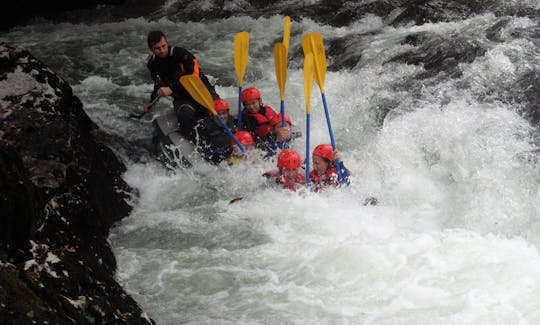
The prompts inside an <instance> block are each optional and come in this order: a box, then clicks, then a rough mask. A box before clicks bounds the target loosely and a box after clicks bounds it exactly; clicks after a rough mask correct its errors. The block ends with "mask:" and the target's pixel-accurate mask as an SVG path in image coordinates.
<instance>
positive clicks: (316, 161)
mask: <svg viewBox="0 0 540 325" xmlns="http://www.w3.org/2000/svg"><path fill="white" fill-rule="evenodd" d="M327 168H328V162H327V161H326V159H324V158H322V157H319V156H313V169H314V170H315V172H317V174H319V175H322V174H324V173H325V172H326V169H327Z"/></svg>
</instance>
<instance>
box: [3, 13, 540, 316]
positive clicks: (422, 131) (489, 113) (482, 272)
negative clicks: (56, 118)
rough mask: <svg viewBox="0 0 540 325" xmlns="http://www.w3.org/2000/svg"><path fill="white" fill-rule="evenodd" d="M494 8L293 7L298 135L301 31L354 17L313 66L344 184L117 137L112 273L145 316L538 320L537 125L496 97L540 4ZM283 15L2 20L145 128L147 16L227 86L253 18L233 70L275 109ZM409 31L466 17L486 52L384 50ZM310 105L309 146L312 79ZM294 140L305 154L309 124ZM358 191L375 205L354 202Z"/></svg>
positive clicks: (523, 62)
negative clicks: (242, 41) (322, 76)
mask: <svg viewBox="0 0 540 325" xmlns="http://www.w3.org/2000/svg"><path fill="white" fill-rule="evenodd" d="M532 5H533V4H531V6H532ZM500 19H501V18H499V17H497V16H496V15H494V14H491V13H487V14H483V15H474V16H471V17H470V18H467V19H464V20H459V21H455V22H447V23H442V22H441V23H427V24H424V25H421V26H409V27H397V28H395V27H389V26H387V25H385V24H384V22H383V21H382V19H381V18H379V17H376V16H372V15H368V16H366V17H364V18H363V19H361V20H359V21H356V22H354V23H353V24H351V25H349V26H346V27H343V28H336V27H331V26H328V25H321V24H319V23H316V22H314V21H313V20H311V19H307V18H305V19H302V20H300V21H293V22H292V25H291V31H292V34H291V55H292V56H293V57H292V60H291V63H290V68H289V71H288V81H287V86H286V93H285V102H286V104H285V108H286V111H287V113H288V114H290V115H291V116H292V118H293V121H294V123H295V124H297V125H298V126H299V128H300V129H301V130H302V131H303V133H304V135H305V130H304V127H305V101H304V90H303V73H302V69H301V67H302V66H301V63H302V57H301V48H300V41H301V36H302V35H304V34H306V33H308V32H312V31H316V32H320V33H321V34H322V35H323V37H324V38H325V39H327V38H328V39H330V38H336V37H347V36H348V35H355V34H361V35H364V36H363V37H362V38H361V39H362V42H356V43H355V42H352V44H350V46H349V47H348V48H347V53H348V54H350V55H353V56H356V57H361V58H360V60H359V63H358V64H357V65H356V66H354V67H353V68H351V69H343V70H340V71H328V73H327V76H326V82H325V88H326V98H327V101H328V106H329V109H330V116H331V118H332V126H333V129H334V133H335V137H336V143H337V146H338V148H339V149H340V151H341V152H342V155H343V157H344V162H345V165H346V166H347V167H348V168H349V169H350V171H351V173H352V179H351V181H352V183H351V186H349V187H347V188H342V189H339V190H328V191H325V192H322V193H311V192H308V191H303V190H302V191H299V192H296V193H291V192H289V191H286V190H278V189H275V188H271V187H268V186H267V185H266V183H265V182H264V180H263V178H262V177H261V173H262V172H263V171H265V170H268V169H272V168H273V167H274V163H273V162H258V163H254V164H243V165H237V166H232V167H229V166H212V165H209V164H206V163H200V164H198V165H196V166H194V167H193V168H191V169H185V170H183V169H179V170H176V171H175V172H171V171H170V170H167V169H166V168H164V167H163V166H162V165H161V164H160V163H158V162H155V161H153V160H152V159H150V158H149V157H147V158H145V159H131V158H130V157H129V155H128V154H126V153H124V152H122V151H121V150H118V154H119V155H121V156H122V157H123V158H124V161H125V162H126V164H127V166H128V170H127V172H126V174H125V179H126V181H127V182H128V183H129V184H130V185H131V186H133V187H135V188H136V189H138V190H139V192H140V198H139V199H138V200H136V201H134V204H135V206H134V210H133V212H132V214H131V215H130V216H129V217H128V218H126V219H124V220H123V221H122V222H121V223H120V224H119V225H118V226H117V227H116V228H115V229H114V230H113V233H112V234H111V237H110V240H111V244H112V247H113V250H114V253H115V254H116V258H117V260H118V273H117V274H118V280H119V281H120V283H121V284H122V285H123V286H124V287H125V288H126V290H127V291H128V292H129V293H130V294H131V295H132V296H133V297H134V298H135V300H137V301H138V302H139V303H140V304H141V305H142V307H143V309H144V310H145V311H146V312H147V313H148V315H149V316H150V317H151V318H153V319H154V320H155V321H156V322H157V323H158V324H539V323H540V254H539V252H538V247H540V225H539V222H538V217H539V212H540V178H539V166H538V162H537V160H538V152H537V151H536V144H535V138H534V134H535V129H534V128H533V127H532V126H531V125H530V123H529V122H528V121H527V120H525V119H524V118H523V117H522V116H521V115H520V114H519V112H520V109H521V108H522V107H521V106H520V103H513V104H512V103H508V102H504V101H502V100H499V99H498V97H497V95H498V94H500V93H501V92H502V91H503V90H504V89H507V87H508V85H512V84H513V83H514V82H516V80H517V79H519V78H520V77H521V76H522V75H523V74H525V73H526V72H528V71H532V70H538V69H539V68H540V54H539V53H540V52H539V49H538V43H534V42H532V41H531V40H528V39H526V38H524V37H518V36H516V34H515V33H513V31H514V30H515V29H526V28H529V27H531V26H536V25H537V24H538V21H533V20H531V19H529V18H516V17H507V19H509V20H510V22H509V23H508V24H507V25H506V27H505V28H503V29H502V31H501V32H500V33H499V35H498V37H499V38H500V39H501V41H500V42H497V43H495V42H492V41H490V40H488V39H486V37H485V36H484V35H485V33H486V29H487V28H488V27H490V26H493V25H494V24H495V23H497V21H499V20H500ZM282 21H283V16H281V15H275V16H271V17H268V18H262V17H261V18H258V19H253V18H248V17H232V18H227V19H217V20H208V21H205V22H202V23H181V22H173V21H171V20H169V19H167V17H163V18H161V19H159V20H157V21H148V20H146V19H143V18H138V19H128V20H125V21H122V22H114V23H100V24H67V23H66V24H51V23H48V22H36V23H35V24H33V25H30V26H27V27H18V28H15V29H13V30H12V31H10V32H9V33H7V34H5V35H3V37H2V39H3V40H5V41H9V42H12V43H15V44H17V45H19V46H22V47H26V48H28V49H30V51H32V53H34V54H35V55H36V56H37V57H38V58H40V59H42V60H43V61H44V62H45V63H47V64H49V65H50V66H53V67H55V69H57V71H58V72H60V73H61V74H62V75H64V76H65V77H66V78H67V79H68V80H69V81H70V83H71V84H72V85H74V90H75V94H76V95H77V96H79V97H80V98H81V99H82V101H83V103H84V107H85V109H86V111H87V112H88V114H89V115H90V117H91V118H92V119H93V120H94V121H96V123H97V124H98V125H99V126H100V127H101V128H102V129H103V130H104V131H105V132H107V133H110V134H114V135H117V136H119V137H120V138H124V139H126V140H129V141H142V140H144V139H148V137H150V135H151V132H152V130H151V125H150V123H149V122H148V120H145V119H143V121H137V120H132V119H131V120H130V119H129V118H127V115H128V113H132V112H138V111H140V110H141V109H142V104H143V103H144V102H145V101H147V99H148V96H149V92H150V90H151V83H150V80H149V75H148V72H147V70H146V67H145V58H146V56H147V55H148V50H147V48H146V44H145V42H146V40H145V39H146V34H147V33H148V31H150V30H154V29H161V30H163V31H164V32H165V33H166V34H167V35H168V38H169V41H170V43H171V44H173V45H179V46H183V47H185V48H187V49H189V50H191V51H193V52H194V53H195V54H196V55H197V57H198V58H199V61H200V63H201V65H202V68H203V70H204V71H205V73H206V74H207V75H209V76H211V77H212V79H214V80H215V82H216V85H217V89H218V92H219V93H220V95H221V96H222V97H233V96H237V87H236V81H235V74H234V66H233V52H232V51H233V38H234V35H235V34H236V33H237V32H240V31H243V30H246V31H249V33H250V39H251V43H250V58H249V65H248V69H247V73H246V77H245V80H244V85H245V86H255V87H258V88H260V89H261V91H262V93H263V97H264V98H263V99H264V100H265V102H266V103H267V104H270V105H271V106H273V107H274V108H275V109H277V110H278V109H279V89H278V87H277V83H276V80H275V75H274V65H273V54H272V46H273V44H274V42H276V41H279V40H280V39H281V33H282ZM412 33H429V34H430V35H438V36H439V37H440V42H446V41H448V40H450V39H451V35H461V36H463V37H465V38H466V39H468V40H470V41H471V42H478V43H479V44H482V45H483V46H485V47H486V48H487V51H486V52H485V54H484V55H480V56H478V57H476V58H474V59H473V60H471V62H461V63H459V64H458V65H457V69H459V71H460V74H458V75H453V76H448V75H445V74H440V76H433V77H431V78H427V79H419V78H415V76H416V75H417V74H418V73H421V72H422V70H423V67H422V66H421V65H412V64H405V63H403V62H399V61H389V60H390V59H391V58H394V57H396V56H397V55H399V54H400V53H403V52H405V51H407V50H410V49H411V47H412V45H409V44H405V43H403V42H402V40H403V39H404V38H405V37H406V36H407V35H408V34H412ZM536 40H538V39H536ZM294 55H296V57H295V56H294ZM331 63H332V57H331V56H329V64H331ZM167 105H169V102H167V101H161V102H160V103H159V105H158V108H159V107H160V106H161V107H166V106H167ZM385 107H386V108H388V107H391V109H390V111H389V112H388V114H386V115H385V114H383V111H384V109H385ZM311 123H312V129H311V140H310V141H311V144H312V148H313V147H314V146H315V145H316V144H318V143H323V142H326V143H328V142H329V137H328V131H327V127H326V121H325V118H324V110H323V107H322V102H321V96H320V92H319V90H318V88H317V87H316V86H314V88H313V91H312V117H311ZM293 147H294V148H296V149H297V150H299V152H301V153H302V155H305V138H304V137H302V138H301V139H298V140H297V141H296V142H295V143H294V144H293ZM368 196H374V197H376V198H377V199H378V202H379V203H378V205H376V206H364V205H363V202H364V199H365V198H366V197H368ZM236 197H242V198H243V199H242V200H240V201H238V202H236V203H234V204H229V201H230V200H231V199H233V198H236Z"/></svg>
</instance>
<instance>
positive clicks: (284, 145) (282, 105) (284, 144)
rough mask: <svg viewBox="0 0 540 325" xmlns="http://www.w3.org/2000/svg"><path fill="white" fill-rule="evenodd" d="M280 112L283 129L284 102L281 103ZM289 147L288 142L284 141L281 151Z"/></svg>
mask: <svg viewBox="0 0 540 325" xmlns="http://www.w3.org/2000/svg"><path fill="white" fill-rule="evenodd" d="M280 112H281V127H284V126H285V101H284V100H282V101H281V103H280ZM286 147H287V140H283V143H282V144H281V149H285V148H286Z"/></svg>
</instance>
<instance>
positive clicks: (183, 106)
mask: <svg viewBox="0 0 540 325" xmlns="http://www.w3.org/2000/svg"><path fill="white" fill-rule="evenodd" d="M147 66H148V70H150V75H151V77H152V80H154V91H153V92H152V95H151V98H150V99H151V100H153V99H154V98H155V97H156V96H157V91H158V89H159V88H160V87H164V86H167V87H170V88H171V90H172V92H173V93H172V97H173V98H174V109H175V111H176V114H177V116H178V123H179V126H180V132H181V133H182V135H183V136H184V137H186V138H187V139H188V140H191V141H193V139H194V132H193V129H194V127H195V125H196V124H197V122H198V120H200V119H202V118H204V117H206V116H208V111H207V110H206V108H204V107H203V106H202V105H200V104H199V103H197V102H196V101H195V100H194V99H193V98H192V97H191V95H190V94H189V93H188V92H187V90H185V89H184V87H182V85H181V84H180V77H181V76H183V75H189V74H194V75H198V76H199V77H200V78H201V80H202V82H203V83H204V84H205V85H206V87H207V88H208V90H209V91H210V94H212V97H213V98H214V99H216V98H219V95H218V94H217V93H216V90H215V89H214V87H213V86H212V85H211V84H210V82H209V81H208V78H207V77H206V76H205V75H204V74H203V73H202V71H201V69H200V67H199V63H198V62H197V59H196V58H195V56H193V54H191V53H190V52H189V51H187V50H186V49H184V48H181V47H174V46H169V54H168V55H167V56H166V57H164V58H160V57H157V56H155V55H151V56H150V58H149V59H148V63H147Z"/></svg>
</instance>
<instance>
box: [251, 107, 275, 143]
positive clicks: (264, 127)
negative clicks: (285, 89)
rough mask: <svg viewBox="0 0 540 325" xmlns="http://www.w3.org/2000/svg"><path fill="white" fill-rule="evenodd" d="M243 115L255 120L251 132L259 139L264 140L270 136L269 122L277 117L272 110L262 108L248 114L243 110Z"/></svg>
mask: <svg viewBox="0 0 540 325" xmlns="http://www.w3.org/2000/svg"><path fill="white" fill-rule="evenodd" d="M261 111H264V114H262V113H261ZM243 114H244V115H245V116H247V117H249V118H252V119H254V120H255V124H256V127H255V130H253V132H254V133H255V135H256V136H258V137H259V138H264V137H266V136H268V134H270V131H272V126H270V120H271V119H272V118H273V117H274V116H276V115H277V114H276V112H275V111H274V109H273V108H272V107H270V106H264V107H262V109H259V111H258V112H257V113H249V112H247V111H246V110H244V113H243Z"/></svg>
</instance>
